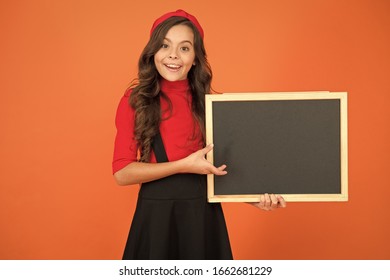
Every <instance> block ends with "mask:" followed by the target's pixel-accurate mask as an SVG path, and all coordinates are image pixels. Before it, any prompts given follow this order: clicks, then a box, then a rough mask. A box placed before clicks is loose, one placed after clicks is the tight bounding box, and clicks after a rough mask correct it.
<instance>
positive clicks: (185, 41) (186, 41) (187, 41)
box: [164, 38, 193, 46]
mask: <svg viewBox="0 0 390 280" xmlns="http://www.w3.org/2000/svg"><path fill="white" fill-rule="evenodd" d="M164 40H167V41H169V42H170V43H172V41H171V40H169V39H168V38H164ZM183 43H189V44H190V45H191V46H192V45H193V44H192V42H191V41H189V40H184V41H181V42H179V44H183Z"/></svg>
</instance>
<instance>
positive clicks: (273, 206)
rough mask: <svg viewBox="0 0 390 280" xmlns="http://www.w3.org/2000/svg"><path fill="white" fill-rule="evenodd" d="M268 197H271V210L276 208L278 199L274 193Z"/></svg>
mask: <svg viewBox="0 0 390 280" xmlns="http://www.w3.org/2000/svg"><path fill="white" fill-rule="evenodd" d="M270 199H271V210H274V209H276V208H278V199H277V198H276V196H275V195H274V194H271V195H270Z"/></svg>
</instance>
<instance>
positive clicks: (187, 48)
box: [154, 25, 195, 82]
mask: <svg viewBox="0 0 390 280" xmlns="http://www.w3.org/2000/svg"><path fill="white" fill-rule="evenodd" d="M194 60H195V50H194V33H193V32H192V30H191V28H190V27H188V26H186V25H175V26H173V27H172V28H171V29H169V31H168V33H167V35H166V36H165V39H164V42H163V44H162V46H161V48H160V49H159V50H158V52H157V53H156V54H155V55H154V63H155V65H156V68H157V71H158V72H159V73H160V75H161V76H162V77H163V78H164V79H166V80H168V81H172V82H174V81H180V80H185V79H187V74H188V72H189V71H190V69H191V67H192V65H193V63H194Z"/></svg>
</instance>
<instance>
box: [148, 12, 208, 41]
mask: <svg viewBox="0 0 390 280" xmlns="http://www.w3.org/2000/svg"><path fill="white" fill-rule="evenodd" d="M171 17H184V18H186V19H188V20H189V21H191V22H192V23H193V24H194V25H195V27H196V28H197V29H198V31H199V34H200V36H201V37H202V39H203V38H204V32H203V29H202V26H200V24H199V22H198V20H197V19H196V18H195V17H194V16H193V15H190V14H189V13H187V12H185V11H183V10H177V11H176V12H169V13H166V14H165V15H162V16H161V17H159V18H158V19H156V21H155V22H154V23H153V26H152V29H150V36H152V33H153V31H154V30H155V29H156V27H157V26H158V25H159V24H160V23H162V22H164V21H165V20H167V19H169V18H171Z"/></svg>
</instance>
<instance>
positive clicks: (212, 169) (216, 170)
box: [209, 165, 227, 176]
mask: <svg viewBox="0 0 390 280" xmlns="http://www.w3.org/2000/svg"><path fill="white" fill-rule="evenodd" d="M221 167H223V166H220V167H219V168H217V167H215V166H214V165H211V167H210V170H209V171H210V173H212V174H214V175H219V176H221V175H226V174H227V171H225V170H224V169H225V168H226V166H225V167H223V168H221ZM220 168H221V169H220Z"/></svg>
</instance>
